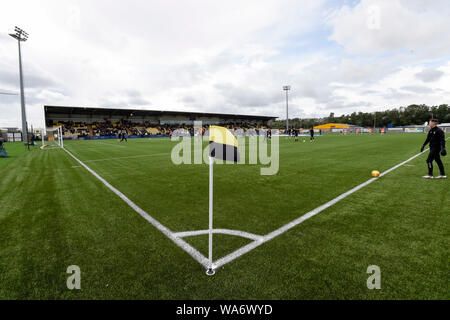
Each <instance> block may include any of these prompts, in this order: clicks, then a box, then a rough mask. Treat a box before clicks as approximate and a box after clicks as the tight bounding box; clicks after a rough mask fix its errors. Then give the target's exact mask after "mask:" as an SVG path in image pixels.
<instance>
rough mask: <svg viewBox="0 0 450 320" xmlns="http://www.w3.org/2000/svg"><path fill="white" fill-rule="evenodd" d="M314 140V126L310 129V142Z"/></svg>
mask: <svg viewBox="0 0 450 320" xmlns="http://www.w3.org/2000/svg"><path fill="white" fill-rule="evenodd" d="M313 141H314V128H311V129H309V142H313Z"/></svg>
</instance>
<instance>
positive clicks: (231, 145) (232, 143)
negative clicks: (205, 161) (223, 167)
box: [209, 126, 240, 162]
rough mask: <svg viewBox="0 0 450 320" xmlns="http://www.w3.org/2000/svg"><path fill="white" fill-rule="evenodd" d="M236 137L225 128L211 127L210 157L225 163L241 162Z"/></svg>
mask: <svg viewBox="0 0 450 320" xmlns="http://www.w3.org/2000/svg"><path fill="white" fill-rule="evenodd" d="M237 147H238V143H237V139H236V137H235V136H234V135H233V134H232V133H231V132H230V131H229V130H228V129H227V128H224V127H218V126H210V127H209V152H210V153H209V156H210V157H213V158H217V159H221V160H225V161H233V162H239V160H240V157H239V151H238V148H237Z"/></svg>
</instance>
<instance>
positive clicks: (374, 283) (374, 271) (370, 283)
mask: <svg viewBox="0 0 450 320" xmlns="http://www.w3.org/2000/svg"><path fill="white" fill-rule="evenodd" d="M366 272H367V273H368V274H370V277H368V278H367V289H369V290H373V289H377V290H379V289H381V269H380V267H379V266H376V265H371V266H368V267H367V271H366Z"/></svg>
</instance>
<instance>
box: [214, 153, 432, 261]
mask: <svg viewBox="0 0 450 320" xmlns="http://www.w3.org/2000/svg"><path fill="white" fill-rule="evenodd" d="M428 150H429V149H426V150H424V151H423V152H420V153H418V154H416V155H414V156H412V157H411V158H409V159H408V160H406V161H403V162H401V163H399V164H397V165H396V166H394V167H392V168H390V169H388V170H386V171H384V172H383V173H382V174H380V178H381V177H382V176H385V175H386V174H388V173H390V172H392V171H394V170H395V169H397V168H399V167H401V166H402V165H404V164H406V163H408V162H410V161H412V160H414V159H415V158H417V157H418V156H420V155H422V154H424V153H425V152H427V151H428ZM378 179H379V178H371V179H369V180H367V181H366V182H363V183H361V184H360V185H358V186H356V187H354V188H352V189H350V190H349V191H347V192H345V193H343V194H341V195H339V196H337V197H336V198H334V199H332V200H330V201H328V202H327V203H325V204H323V205H321V206H319V207H317V208H315V209H313V210H311V211H309V212H308V213H306V214H304V215H302V216H300V217H299V218H297V219H295V220H293V221H291V222H289V223H288V224H285V225H284V226H282V227H281V228H279V229H277V230H275V231H272V232H270V233H268V234H266V235H264V236H263V241H254V242H251V243H249V244H247V245H245V246H243V247H241V248H239V249H237V250H236V251H234V252H232V253H230V254H228V255H226V256H225V257H223V258H220V259H218V260H216V261H214V262H213V268H214V269H217V268H219V267H221V266H223V265H225V264H227V263H229V262H231V261H233V260H234V259H236V258H239V257H240V256H242V255H244V254H246V253H247V252H249V251H251V250H253V249H255V248H256V247H258V246H260V245H262V244H263V243H265V242H267V241H270V240H272V239H273V238H275V237H277V236H279V235H281V234H283V233H285V232H286V231H288V230H290V229H292V228H293V227H295V226H297V225H299V224H300V223H302V222H303V221H305V220H308V219H309V218H312V217H314V216H315V215H316V214H319V213H320V212H322V211H324V210H325V209H327V208H329V207H331V206H333V205H334V204H336V203H338V202H339V201H341V200H343V199H345V198H347V197H348V196H349V195H351V194H353V193H355V192H356V191H358V190H360V189H362V188H364V187H366V186H367V185H369V184H371V183H372V182H374V181H376V180H378Z"/></svg>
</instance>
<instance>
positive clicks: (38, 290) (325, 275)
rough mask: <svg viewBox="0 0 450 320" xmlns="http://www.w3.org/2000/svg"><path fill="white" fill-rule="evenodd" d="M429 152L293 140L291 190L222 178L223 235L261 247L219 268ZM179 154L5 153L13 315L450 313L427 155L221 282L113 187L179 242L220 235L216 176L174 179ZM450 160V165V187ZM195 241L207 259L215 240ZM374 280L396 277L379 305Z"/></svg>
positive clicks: (125, 146)
mask: <svg viewBox="0 0 450 320" xmlns="http://www.w3.org/2000/svg"><path fill="white" fill-rule="evenodd" d="M306 139H307V138H306ZM424 140H425V135H422V134H387V135H384V136H380V135H369V134H367V135H351V136H342V135H333V134H329V135H324V136H320V137H317V138H316V141H315V142H314V143H310V142H309V140H306V142H303V138H302V137H301V138H300V141H299V142H294V140H293V139H289V138H287V137H281V138H280V145H279V147H280V159H279V171H278V173H277V174H276V175H272V176H262V175H260V169H261V167H267V165H261V164H253V165H252V164H234V165H215V166H214V228H215V229H220V230H238V231H242V232H244V233H245V234H246V235H247V236H246V237H242V236H237V235H233V234H224V233H217V234H214V236H213V239H214V251H213V256H214V260H218V259H221V258H223V257H227V256H228V257H230V256H229V255H230V254H233V253H235V252H236V251H237V250H239V249H241V248H245V247H246V246H247V247H248V245H249V244H251V243H252V242H255V241H257V240H255V239H259V238H258V237H264V236H265V235H269V234H271V233H272V232H274V231H275V230H279V229H280V228H282V227H283V226H285V225H287V224H289V223H291V222H292V221H295V220H296V219H298V218H299V217H301V216H303V215H304V214H306V213H308V212H311V211H312V210H314V209H316V208H318V207H320V206H322V205H324V204H326V203H327V202H329V201H331V200H333V199H336V198H337V197H339V196H340V195H342V194H344V193H346V192H347V191H349V190H351V189H352V188H355V187H357V186H359V185H361V184H363V183H364V182H367V181H368V180H369V179H371V175H370V173H371V171H372V170H379V171H380V172H381V173H383V172H385V171H386V170H389V169H390V168H393V167H394V166H396V165H398V164H400V163H402V162H404V161H405V160H408V159H410V158H411V157H413V156H415V155H417V154H418V153H419V149H420V146H421V145H422V143H423V141H424ZM177 143H178V142H173V141H170V140H169V139H167V138H151V139H129V140H128V142H122V143H119V142H118V141H117V140H86V141H65V142H64V147H65V149H66V150H67V151H68V152H67V151H65V150H63V149H61V148H52V149H43V150H41V149H40V148H38V147H34V148H32V150H30V151H27V150H26V149H25V147H24V146H23V145H20V144H12V143H6V145H5V146H6V148H7V150H8V153H9V154H10V155H11V158H8V159H7V160H5V159H0V177H1V180H0V299H449V298H450V296H449V292H448V275H449V274H448V264H449V256H448V245H449V243H448V236H449V226H450V220H449V219H450V218H449V217H450V215H449V213H450V209H449V208H450V184H449V180H448V179H447V180H444V179H442V180H437V179H434V180H427V179H421V176H422V175H424V174H426V164H425V159H426V154H427V153H425V154H422V155H419V156H417V157H416V158H414V159H412V160H411V161H409V162H408V163H406V164H404V165H402V166H399V167H398V168H396V169H395V170H393V171H391V172H389V173H388V174H386V175H384V176H382V177H381V178H379V179H376V180H374V181H373V182H371V183H370V184H367V185H364V186H363V187H362V188H361V189H359V190H357V191H355V192H354V193H351V194H349V195H348V196H347V197H345V198H343V199H342V200H340V201H338V202H337V203H335V204H332V205H330V206H329V207H328V208H325V209H324V210H322V211H320V212H319V213H318V214H316V215H314V216H312V217H310V218H309V219H307V220H305V221H303V222H302V223H299V224H296V225H295V226H293V227H292V228H289V229H287V230H285V231H283V232H280V234H277V236H276V237H273V238H271V239H270V240H268V241H265V242H264V243H261V244H258V245H257V246H255V247H254V248H251V250H248V251H246V252H243V254H237V255H235V256H232V257H233V258H232V259H229V261H227V262H226V263H224V264H223V265H220V266H219V267H218V268H217V270H216V274H215V275H214V276H207V275H205V267H204V266H203V265H202V264H201V263H199V261H197V260H196V259H194V258H193V257H192V256H191V255H190V254H189V253H188V252H186V251H185V250H183V249H182V248H181V247H180V246H179V245H177V243H175V242H174V241H173V239H170V238H169V237H168V236H166V234H164V233H163V232H161V230H160V229H158V228H156V227H155V226H154V224H152V223H149V221H147V220H146V219H144V218H143V217H142V216H141V215H139V214H138V213H137V212H136V211H135V210H134V209H133V208H132V207H131V206H130V205H129V203H127V202H126V201H124V199H123V198H121V197H119V196H118V194H117V193H114V192H113V191H112V190H111V188H108V187H107V186H106V185H105V183H104V182H106V183H108V184H109V185H110V186H111V187H113V188H114V189H116V190H117V191H119V192H120V193H121V194H122V195H124V196H125V197H126V198H127V199H128V200H130V201H131V202H132V203H133V204H134V205H136V206H138V207H139V208H140V209H142V210H143V211H145V213H146V214H148V215H149V216H151V218H152V219H155V221H157V223H159V224H161V226H163V227H164V228H167V230H170V231H171V232H173V233H177V232H186V231H197V230H207V229H208V177H209V175H208V174H209V171H208V165H207V164H201V165H198V164H197V165H194V164H192V165H184V164H182V165H175V164H173V163H172V161H171V151H172V148H173V147H174V146H175V145H176V144H177ZM206 145H207V144H206V143H204V146H206ZM71 155H73V156H71ZM75 158H76V159H79V160H80V161H81V162H82V164H81V163H80V162H79V161H77V160H76V159H75ZM449 159H450V158H449V157H442V160H443V162H444V165H445V166H446V169H447V171H448V170H450V160H449ZM83 164H84V165H85V166H87V167H88V168H89V169H90V170H91V171H88V170H87V168H86V167H85V166H83ZM436 170H437V168H435V175H437V174H438V172H437V171H436ZM93 172H94V173H96V174H97V177H96V176H94V175H93ZM99 177H101V178H102V179H104V180H103V181H101V180H100V179H99ZM431 195H433V196H431ZM252 237H253V238H252ZM182 240H183V241H185V242H186V243H187V244H188V245H189V247H191V248H195V250H196V251H198V252H199V253H200V254H201V255H203V256H204V257H208V235H207V234H200V235H196V236H187V237H183V238H182ZM71 265H76V266H79V267H80V269H81V290H68V289H67V286H66V281H67V277H68V276H69V274H67V273H66V270H67V267H68V266H71ZM372 265H376V266H379V268H380V270H381V289H380V290H369V289H368V287H367V278H368V277H369V276H370V274H368V273H367V268H368V267H369V266H372Z"/></svg>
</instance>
